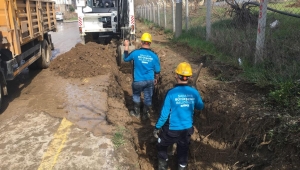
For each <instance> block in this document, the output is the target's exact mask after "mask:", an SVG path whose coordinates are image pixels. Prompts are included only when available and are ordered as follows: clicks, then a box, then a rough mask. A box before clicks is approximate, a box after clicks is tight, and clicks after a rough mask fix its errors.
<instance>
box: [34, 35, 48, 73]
mask: <svg viewBox="0 0 300 170" xmlns="http://www.w3.org/2000/svg"><path fill="white" fill-rule="evenodd" d="M41 53H42V54H41V57H40V58H39V59H38V60H37V61H36V64H37V66H38V67H39V68H41V69H46V68H48V67H49V66H50V59H51V57H52V51H51V45H49V44H48V42H47V41H46V40H44V41H43V42H42V43H41Z"/></svg>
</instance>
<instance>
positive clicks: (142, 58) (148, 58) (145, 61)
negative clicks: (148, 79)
mask: <svg viewBox="0 0 300 170" xmlns="http://www.w3.org/2000/svg"><path fill="white" fill-rule="evenodd" d="M138 59H139V60H140V61H141V62H142V63H143V64H148V63H149V62H152V60H153V58H152V57H151V56H149V55H143V54H141V55H139V56H138Z"/></svg>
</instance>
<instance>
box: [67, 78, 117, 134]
mask: <svg viewBox="0 0 300 170" xmlns="http://www.w3.org/2000/svg"><path fill="white" fill-rule="evenodd" d="M107 80H108V75H103V76H98V77H93V78H84V79H81V80H74V81H75V82H74V83H70V84H68V85H67V87H66V88H65V91H66V96H67V99H66V100H67V103H66V104H63V105H65V106H62V107H65V109H66V110H67V112H68V113H67V119H68V120H70V121H71V122H73V123H75V124H76V125H77V126H78V127H79V128H82V129H87V130H88V131H91V132H93V133H94V134H95V135H101V134H108V133H110V131H111V128H110V126H109V125H108V123H107V121H106V114H107V112H108V105H107V98H108V95H107V88H108V86H109V82H108V81H107Z"/></svg>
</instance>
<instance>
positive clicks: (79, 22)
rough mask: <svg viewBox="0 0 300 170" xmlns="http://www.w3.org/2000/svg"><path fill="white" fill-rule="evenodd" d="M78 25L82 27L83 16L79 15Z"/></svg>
mask: <svg viewBox="0 0 300 170" xmlns="http://www.w3.org/2000/svg"><path fill="white" fill-rule="evenodd" d="M78 26H79V27H82V18H81V17H78Z"/></svg>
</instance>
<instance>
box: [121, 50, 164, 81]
mask: <svg viewBox="0 0 300 170" xmlns="http://www.w3.org/2000/svg"><path fill="white" fill-rule="evenodd" d="M123 60H124V61H125V62H129V61H132V60H133V63H134V64H133V67H134V68H133V78H134V81H135V82H137V81H145V80H154V74H159V73H160V61H159V58H158V56H157V54H156V53H155V52H153V51H152V50H151V49H147V48H140V49H137V50H134V51H132V52H131V53H129V54H128V51H124V57H123Z"/></svg>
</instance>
